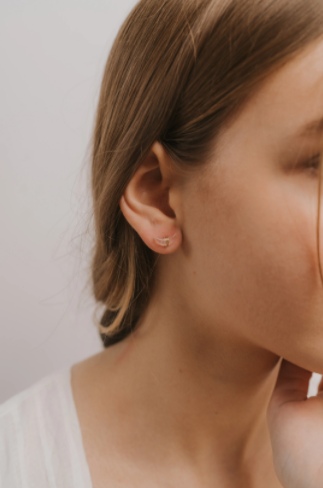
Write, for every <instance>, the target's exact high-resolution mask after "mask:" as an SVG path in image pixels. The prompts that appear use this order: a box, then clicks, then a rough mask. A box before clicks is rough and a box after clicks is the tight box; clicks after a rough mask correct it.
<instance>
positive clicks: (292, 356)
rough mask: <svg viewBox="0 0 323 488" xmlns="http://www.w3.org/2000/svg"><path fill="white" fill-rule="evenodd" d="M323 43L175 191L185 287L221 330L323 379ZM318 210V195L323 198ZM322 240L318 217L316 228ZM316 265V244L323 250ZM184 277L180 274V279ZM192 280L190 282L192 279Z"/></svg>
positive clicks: (284, 73) (289, 68)
mask: <svg viewBox="0 0 323 488" xmlns="http://www.w3.org/2000/svg"><path fill="white" fill-rule="evenodd" d="M322 118H323V41H319V42H317V41H316V42H315V44H312V45H311V46H309V47H307V48H306V50H304V51H303V52H302V53H301V54H300V55H297V57H295V58H294V59H293V60H292V61H290V62H288V64H286V65H284V66H283V67H282V68H281V69H279V71H277V72H276V73H275V74H273V75H271V76H270V78H268V79H267V80H266V82H265V84H264V85H262V87H261V88H260V89H259V90H258V91H257V92H256V93H255V94H254V96H253V97H252V98H251V99H250V100H249V102H248V104H247V105H246V106H245V107H244V108H243V110H242V111H241V112H240V114H239V115H238V117H237V118H236V119H235V120H234V121H233V122H232V123H231V124H230V125H228V126H227V127H226V128H225V130H224V131H223V133H222V134H221V135H220V136H219V138H218V141H217V142H218V145H217V147H216V149H215V152H214V157H213V160H212V161H211V162H210V164H208V165H206V166H205V167H204V169H203V170H202V172H200V173H199V176H196V175H194V177H193V178H191V179H190V180H189V181H188V183H187V184H186V186H185V188H184V189H183V194H182V197H183V201H182V208H181V213H182V214H181V216H180V219H181V221H182V222H184V223H185V226H184V227H183V229H184V232H185V236H186V238H187V242H189V243H190V245H189V247H188V248H187V256H189V258H190V259H188V262H189V263H190V264H189V265H188V266H187V267H184V271H183V277H182V279H183V280H185V286H186V287H187V286H189V287H192V289H191V291H192V296H193V297H194V298H193V300H192V310H193V309H196V308H197V309H198V310H200V311H201V316H204V317H205V314H206V315H207V316H208V318H209V319H210V322H209V321H208V323H213V324H220V327H221V330H222V331H224V333H225V334H228V335H230V334H234V336H235V337H237V336H239V337H240V338H241V340H242V341H244V340H247V341H249V342H250V341H252V342H254V344H255V345H257V346H260V347H263V348H264V349H267V350H270V351H272V352H274V353H275V354H278V355H280V356H283V357H285V358H286V359H288V360H290V361H292V362H294V363H296V364H299V365H300V366H303V367H305V368H307V369H310V370H312V371H317V372H320V373H323V287H322V284H321V281H320V277H319V268H318V258H317V247H316V219H317V202H318V181H319V170H318V155H319V154H320V153H321V145H322V129H323V122H322V120H321V119H322ZM322 205H323V198H322ZM321 234H322V241H321V242H322V243H323V216H322V222H321ZM320 253H321V260H322V262H323V244H321V249H320ZM186 273H187V274H186ZM193 276H194V279H192V277H193Z"/></svg>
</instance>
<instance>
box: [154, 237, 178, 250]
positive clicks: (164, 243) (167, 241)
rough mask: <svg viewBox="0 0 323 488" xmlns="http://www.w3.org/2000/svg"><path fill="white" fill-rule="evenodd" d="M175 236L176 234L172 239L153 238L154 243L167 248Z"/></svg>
mask: <svg viewBox="0 0 323 488" xmlns="http://www.w3.org/2000/svg"><path fill="white" fill-rule="evenodd" d="M175 236H176V234H174V235H173V236H172V237H163V238H162V239H160V238H158V237H155V241H156V242H157V244H159V245H160V246H162V247H168V246H170V245H171V244H172V243H173V241H174V237H175Z"/></svg>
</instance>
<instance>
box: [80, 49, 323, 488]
mask: <svg viewBox="0 0 323 488" xmlns="http://www.w3.org/2000/svg"><path fill="white" fill-rule="evenodd" d="M322 116H323V41H321V40H320V41H319V42H316V43H314V44H312V45H311V46H308V47H307V48H306V49H305V50H304V51H303V52H302V53H301V54H300V55H298V56H297V57H296V58H295V59H293V60H292V61H290V62H289V63H288V64H286V65H285V66H284V67H283V68H280V69H279V71H278V72H277V73H275V74H273V75H271V76H270V78H268V79H267V80H266V82H265V84H264V85H263V86H262V87H261V88H260V89H259V90H258V91H257V92H256V93H255V94H254V96H253V97H252V98H251V99H250V100H249V102H248V104H247V105H246V106H245V107H244V108H243V110H242V111H241V113H239V115H238V116H237V117H236V118H235V120H234V121H232V122H231V123H230V124H228V125H227V126H226V127H225V128H224V129H223V132H222V134H220V136H219V139H218V140H217V141H216V142H217V144H216V145H215V148H214V158H213V160H212V161H211V163H209V164H207V165H205V166H201V167H200V168H199V169H198V171H197V172H194V173H192V174H191V175H190V176H189V177H188V178H185V179H184V178H181V177H180V176H179V175H176V174H175V173H174V171H173V170H172V166H171V161H170V160H169V157H168V156H167V154H166V152H165V151H164V149H163V147H162V146H161V145H160V144H159V143H158V142H156V143H155V144H154V145H153V146H152V148H151V152H150V154H149V156H148V157H147V159H146V160H145V161H144V163H143V164H142V165H141V168H140V169H139V170H138V171H137V173H136V174H135V175H134V177H133V178H132V180H131V181H130V183H129V185H128V187H127V189H126V191H125V193H124V195H123V198H122V199H121V201H120V207H121V210H122V212H123V214H124V216H125V218H126V219H127V220H128V222H129V223H130V225H132V227H133V228H134V229H135V230H136V231H137V232H138V234H139V235H140V236H141V238H142V239H143V240H144V242H145V243H146V244H147V245H148V246H149V247H150V248H151V249H153V250H154V251H155V252H157V253H159V254H160V258H159V260H158V264H157V267H156V280H155V286H154V289H153V291H152V298H151V301H150V303H149V306H148V308H147V310H146V311H145V313H144V315H143V316H142V317H141V320H140V323H139V326H138V328H137V330H136V332H135V333H134V334H133V335H131V336H130V337H129V338H127V339H126V340H124V341H122V342H121V343H119V344H117V345H115V346H113V347H110V348H108V349H107V350H105V351H104V352H102V353H100V354H98V355H96V356H93V357H91V358H89V359H87V360H86V361H83V362H81V363H78V364H76V365H74V366H73V368H72V389H73V393H74V398H75V404H76V408H77V412H78V416H79V421H80V425H81V430H82V435H83V443H84V448H85V453H86V457H87V461H88V464H89V468H90V473H91V477H92V481H93V487H94V488H103V487H104V488H107V487H110V486H111V487H112V486H113V487H120V488H123V487H130V486H131V487H140V488H146V487H147V488H148V487H150V488H151V487H179V486H180V487H182V486H185V488H200V487H201V486H203V487H206V488H209V487H210V488H211V487H221V488H222V487H223V488H236V487H237V488H238V487H239V488H241V487H244V488H264V487H265V488H278V487H281V486H285V487H287V488H299V487H303V486H306V488H318V487H321V486H323V472H321V477H320V473H319V465H318V463H319V461H317V460H316V461H315V462H314V464H313V463H312V464H311V463H309V462H308V461H309V459H312V458H313V453H314V454H315V453H317V452H320V449H321V447H322V449H323V446H321V445H320V443H319V440H318V441H317V442H316V443H315V442H314V443H313V446H312V447H311V443H310V442H308V440H309V438H310V439H314V437H315V435H316V431H315V429H317V427H316V426H317V425H318V426H319V428H320V429H321V430H320V431H319V432H318V435H317V437H318V438H319V439H320V438H323V406H322V405H323V404H321V402H322V401H323V400H322V399H321V398H320V397H318V398H316V399H311V401H304V400H305V398H306V389H307V384H308V380H309V376H310V375H309V373H307V371H306V370H309V371H316V372H319V373H323V353H322V351H323V322H322V317H323V291H322V285H321V282H320V279H319V272H318V259H317V254H316V209H317V187H318V171H317V165H316V167H315V159H311V158H312V157H313V156H315V155H316V154H318V153H320V152H321V146H322V131H321V130H319V129H320V127H314V126H312V127H311V128H309V127H308V129H307V131H306V133H302V132H304V126H306V125H308V124H309V123H311V122H313V121H315V120H318V119H320V118H322ZM322 126H323V124H322ZM316 129H317V130H316ZM310 165H312V167H310ZM165 236H174V240H173V241H172V242H171V244H170V245H169V246H168V247H167V248H164V247H162V246H160V245H159V244H158V243H157V242H156V241H155V239H154V238H155V237H157V238H163V237H165ZM281 357H284V358H285V359H286V360H287V361H288V362H284V363H283V368H282V369H281V373H280V376H279V382H278V384H277V387H276V389H275V384H276V381H277V376H278V373H279V371H280V366H281V360H280V358H281ZM290 363H294V364H295V365H296V364H297V366H294V365H293V364H290ZM274 389H275V392H274V395H273V391H274ZM315 402H316V403H315ZM269 404H270V408H269V410H268V405H269ZM313 405H314V406H313ZM267 415H268V420H267ZM305 421H306V422H307V421H308V423H307V424H306V425H307V426H308V428H307V429H302V428H301V426H302V425H304V422H305ZM302 422H303V423H302ZM321 424H322V426H321ZM268 425H269V427H268ZM311 429H312V430H311ZM320 433H321V434H320ZM306 442H307V445H309V447H308V448H307V450H306V449H305V451H304V449H299V448H298V446H304V445H305V444H306ZM272 449H273V453H274V456H273V453H272ZM321 452H323V450H321ZM314 457H315V456H314ZM319 457H320V456H316V458H315V459H319ZM286 458H288V462H286ZM273 459H274V460H275V468H276V471H275V469H274V464H273ZM298 466H299V467H300V469H299V473H302V472H303V473H305V474H304V476H305V478H304V479H302V480H300V474H298V475H297V476H296V477H295V476H293V473H294V472H295V470H296V467H298ZM296 471H297V470H296ZM314 474H315V476H314ZM314 478H315V480H316V481H315V480H314V481H312V480H313V479H314ZM304 480H305V484H300V482H301V483H304ZM309 480H311V483H312V484H309V483H308V481H309ZM306 483H307V484H306ZM315 483H316V484H315ZM317 483H321V484H317Z"/></svg>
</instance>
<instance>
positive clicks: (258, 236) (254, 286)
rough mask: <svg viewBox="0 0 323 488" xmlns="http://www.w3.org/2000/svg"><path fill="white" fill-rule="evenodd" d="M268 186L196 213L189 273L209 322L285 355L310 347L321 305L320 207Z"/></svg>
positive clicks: (238, 191) (219, 200) (237, 193)
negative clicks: (312, 325)
mask: <svg viewBox="0 0 323 488" xmlns="http://www.w3.org/2000/svg"><path fill="white" fill-rule="evenodd" d="M269 183H270V182H269ZM269 183H268V186H266V187H265V186H264V184H263V183H262V186H259V185H256V186H254V187H253V189H252V188H250V186H249V189H247V185H246V187H245V188H241V187H240V186H239V187H236V188H235V189H230V188H226V195H224V194H223V196H222V197H221V195H220V194H219V193H218V196H217V199H212V198H210V199H209V200H208V201H207V202H204V205H203V206H201V208H200V210H199V211H198V207H197V206H195V213H194V211H193V209H192V215H193V219H192V221H191V229H190V236H189V237H191V241H192V246H191V247H192V256H191V266H190V268H189V269H190V273H191V283H194V285H192V286H194V297H196V303H195V304H196V306H197V307H200V309H201V313H203V314H204V316H205V314H206V315H207V316H208V317H209V318H210V319H211V321H213V322H214V323H216V324H217V327H221V325H223V326H225V328H226V330H231V331H234V332H235V333H237V334H240V335H242V336H244V337H245V338H248V339H249V340H252V341H254V342H255V343H257V344H258V345H261V346H262V347H265V348H268V349H270V350H272V351H273V352H275V353H279V354H282V352H284V347H287V344H288V347H289V348H290V347H293V345H292V343H294V344H295V347H296V345H297V344H299V342H300V341H303V343H304V340H308V339H309V331H310V326H309V325H310V322H311V321H312V322H313V316H312V314H313V310H314V308H315V303H316V300H317V299H318V300H321V302H322V294H321V293H319V291H320V284H319V275H318V266H317V258H316V238H315V236H316V219H315V217H316V215H315V210H316V207H315V204H314V206H313V202H312V201H311V202H309V200H308V199H307V201H306V202H305V201H302V200H300V198H299V195H298V194H297V193H293V192H290V193H288V192H286V191H285V190H286V188H283V187H282V186H279V185H276V186H275V185H272V184H271V185H269ZM258 188H261V190H258ZM231 190H232V191H231ZM227 195H233V197H232V198H228V196H227ZM314 203H315V202H314ZM201 215H203V218H201ZM196 236H198V237H196ZM193 273H194V275H193ZM321 309H322V312H323V306H321Z"/></svg>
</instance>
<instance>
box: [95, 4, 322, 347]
mask: <svg viewBox="0 0 323 488" xmlns="http://www.w3.org/2000/svg"><path fill="white" fill-rule="evenodd" d="M321 35H323V2H322V1H318V0H243V1H241V0H141V1H140V2H139V3H138V4H137V5H136V6H135V7H134V9H133V10H132V12H131V13H130V14H129V16H128V17H127V19H126V20H125V22H124V23H123V25H122V26H121V28H120V30H119V33H118V35H117V37H116V39H115V41H114V44H113V46H112V49H111V51H110V55H109V57H108V60H107V64H106V67H105V72H104V76H103V81H102V85H101V90H100V97H99V103H98V108H97V114H96V122H95V129H94V134H93V141H92V170H91V171H92V174H91V177H92V181H91V184H92V198H93V216H94V230H95V244H94V248H93V256H92V262H91V278H92V286H93V294H94V297H95V299H96V301H97V303H98V305H99V306H103V307H104V313H103V315H102V317H101V319H100V323H99V324H98V326H99V332H100V335H101V339H102V341H103V344H104V346H105V347H108V346H110V345H112V344H114V343H117V342H118V341H121V340H122V339H123V338H125V337H126V336H127V335H128V334H129V333H130V332H131V331H132V330H134V328H135V327H136V324H137V323H138V320H139V318H140V316H141V315H142V313H143V311H144V309H145V307H146V306H147V304H148V302H149V297H150V292H151V288H152V284H153V278H154V266H155V264H156V259H157V257H158V254H157V253H154V252H153V251H152V250H151V249H150V248H148V246H146V245H145V243H144V242H143V241H142V239H141V238H140V237H139V235H138V234H137V233H136V231H135V230H134V229H133V228H132V227H131V226H130V224H129V223H128V222H127V221H126V219H125V218H124V216H123V214H122V212H121V210H120V206H119V201H120V199H121V197H122V195H123V193H124V191H125V189H126V187H127V185H128V183H129V181H130V180H131V178H132V176H133V175H134V173H135V172H136V170H137V169H138V168H139V166H140V165H141V163H142V162H143V160H144V159H145V157H146V156H147V154H148V153H149V151H150V149H151V146H152V145H153V143H154V142H155V141H159V142H160V143H161V144H162V145H163V147H164V148H165V150H166V152H167V154H168V155H169V156H170V158H171V161H172V162H173V164H174V168H177V169H178V170H183V171H190V170H191V169H193V168H198V167H199V166H201V165H202V164H206V162H207V161H208V160H209V158H210V156H211V155H212V150H213V149H214V141H216V136H217V135H218V134H219V132H220V130H221V128H222V127H223V125H224V123H226V122H227V121H228V120H229V119H231V118H232V117H233V116H234V115H235V114H237V112H238V110H239V108H241V107H242V106H243V105H244V103H245V102H246V101H247V100H248V99H249V98H250V97H251V96H252V94H254V92H255V90H256V88H257V87H259V86H260V84H261V82H262V81H264V80H265V79H266V77H268V75H269V74H270V73H272V72H274V71H275V70H277V69H278V68H279V67H280V66H282V65H283V64H284V63H286V62H287V61H289V60H290V59H291V58H292V57H293V56H294V55H296V54H297V53H298V52H299V51H300V50H301V49H302V48H304V47H305V46H306V45H307V44H309V43H310V42H312V41H314V40H316V39H318V38H319V36H321ZM318 239H319V236H318ZM321 274H322V273H321Z"/></svg>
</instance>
